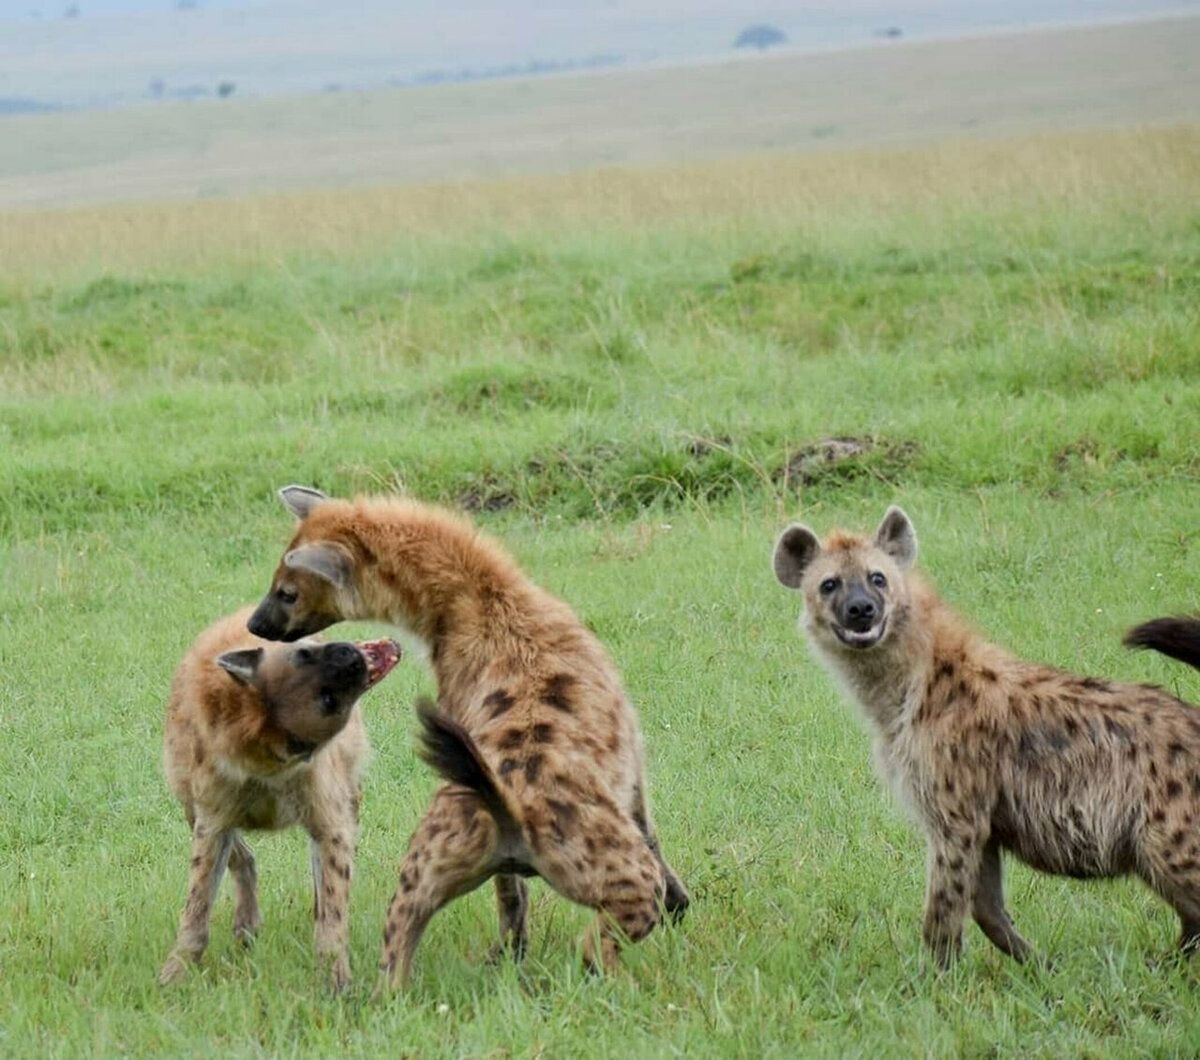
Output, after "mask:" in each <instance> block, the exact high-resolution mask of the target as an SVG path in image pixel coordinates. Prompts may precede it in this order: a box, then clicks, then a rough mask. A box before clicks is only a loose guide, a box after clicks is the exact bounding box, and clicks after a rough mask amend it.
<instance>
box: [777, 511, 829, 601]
mask: <svg viewBox="0 0 1200 1060" xmlns="http://www.w3.org/2000/svg"><path fill="white" fill-rule="evenodd" d="M820 551H821V542H820V541H818V540H817V535H816V534H814V533H813V532H812V531H811V530H810V529H809V528H808V527H807V526H802V525H801V524H800V523H792V525H791V526H789V527H788V528H787V529H786V530H785V531H784V532H783V533H782V534H780V535H779V540H778V541H776V542H775V555H774V557H773V558H772V562H773V563H774V566H775V577H776V578H778V579H779V580H780V581H781V582H782V583H783V584H784V585H786V586H787V587H788V588H789V589H799V588H800V582H801V581H802V580H803V578H804V572H805V570H807V569H808V565H809V564H810V563H812V561H813V560H814V559H816V558H817V553H819V552H820Z"/></svg>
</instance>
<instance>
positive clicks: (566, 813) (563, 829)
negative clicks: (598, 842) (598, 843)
mask: <svg viewBox="0 0 1200 1060" xmlns="http://www.w3.org/2000/svg"><path fill="white" fill-rule="evenodd" d="M546 806H547V807H548V808H549V810H550V814H551V817H552V820H551V827H552V828H553V829H554V833H555V835H554V838H555V839H557V840H558V841H559V842H560V843H561V842H562V841H563V840H564V839H565V838H566V836H567V833H568V832H570V831H572V830H573V829H574V827H575V823H576V821H578V820H579V811H578V810H577V809H576V808H575V807H574V806H572V805H571V804H570V803H569V802H560V801H559V800H558V799H547V800H546ZM589 853H590V850H589Z"/></svg>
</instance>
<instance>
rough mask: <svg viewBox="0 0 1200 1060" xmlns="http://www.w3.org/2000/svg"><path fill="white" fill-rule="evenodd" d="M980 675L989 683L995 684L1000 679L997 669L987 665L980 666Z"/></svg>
mask: <svg viewBox="0 0 1200 1060" xmlns="http://www.w3.org/2000/svg"><path fill="white" fill-rule="evenodd" d="M979 677H980V679H981V680H984V681H986V682H987V683H988V684H993V683H995V682H996V681H998V680H999V679H1000V678H999V675H998V674H997V673H996V671H995V670H993V669H991V668H990V667H987V666H983V667H980V670H979Z"/></svg>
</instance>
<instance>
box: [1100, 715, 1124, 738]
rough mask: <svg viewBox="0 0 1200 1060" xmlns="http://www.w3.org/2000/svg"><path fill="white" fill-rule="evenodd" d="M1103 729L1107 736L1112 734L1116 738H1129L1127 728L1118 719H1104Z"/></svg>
mask: <svg viewBox="0 0 1200 1060" xmlns="http://www.w3.org/2000/svg"><path fill="white" fill-rule="evenodd" d="M1104 731H1105V732H1107V733H1108V735H1109V736H1113V737H1115V738H1116V739H1118V740H1128V739H1129V730H1128V729H1127V728H1125V726H1124V725H1122V724H1121V723H1120V722H1119V721H1113V719H1112V718H1109V717H1106V718H1105V719H1104Z"/></svg>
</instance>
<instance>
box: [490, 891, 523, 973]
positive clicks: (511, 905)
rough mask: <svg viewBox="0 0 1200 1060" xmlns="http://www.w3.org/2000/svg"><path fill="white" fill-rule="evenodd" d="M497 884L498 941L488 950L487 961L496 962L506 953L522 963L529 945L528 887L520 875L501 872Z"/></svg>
mask: <svg viewBox="0 0 1200 1060" xmlns="http://www.w3.org/2000/svg"><path fill="white" fill-rule="evenodd" d="M493 882H494V883H495V885H496V909H497V912H498V913H499V915H500V941H499V942H497V943H496V944H495V945H494V946H492V948H491V949H490V950H489V951H488V960H489V961H498V960H499V959H500V958H501V957H502V956H504V954H505V953H511V954H512V955H513V959H514V960H517V961H519V960H521V959H523V958H524V956H525V950H526V948H527V947H528V945H529V927H528V924H527V920H528V917H529V887H528V886H526V883H525V881H524V880H523V879H521V877H520V876H510V875H509V874H507V873H501V874H500V875H498V876H496V877H495V878H494V880H493Z"/></svg>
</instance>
